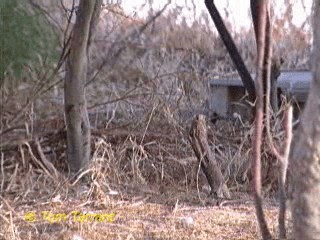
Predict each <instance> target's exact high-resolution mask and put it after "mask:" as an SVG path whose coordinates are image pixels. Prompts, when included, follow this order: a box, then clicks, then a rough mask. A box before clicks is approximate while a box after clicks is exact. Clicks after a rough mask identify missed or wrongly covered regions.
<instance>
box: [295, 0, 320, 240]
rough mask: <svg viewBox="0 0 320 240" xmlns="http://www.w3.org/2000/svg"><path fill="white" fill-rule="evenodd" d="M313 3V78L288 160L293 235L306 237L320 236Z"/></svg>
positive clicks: (319, 77)
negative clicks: (290, 181)
mask: <svg viewBox="0 0 320 240" xmlns="http://www.w3.org/2000/svg"><path fill="white" fill-rule="evenodd" d="M313 7H314V18H313V20H314V22H313V29H314V30H313V33H314V34H313V38H314V42H313V58H312V59H313V62H312V71H313V81H312V84H311V88H310V92H309V96H308V100H307V103H306V107H305V109H304V111H303V114H302V117H301V125H300V126H299V129H298V132H297V134H296V136H295V137H294V141H293V145H292V148H291V153H290V160H291V161H290V163H289V166H290V168H289V171H290V176H291V180H292V187H291V189H292V191H293V193H292V198H293V199H292V216H293V230H294V239H303V240H309V239H310V240H311V239H320V94H319V93H320V2H319V1H317V0H316V1H314V3H313Z"/></svg>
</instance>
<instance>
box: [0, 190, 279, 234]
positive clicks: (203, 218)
mask: <svg viewBox="0 0 320 240" xmlns="http://www.w3.org/2000/svg"><path fill="white" fill-rule="evenodd" d="M156 188H157V187H154V188H151V187H150V186H149V187H144V186H136V187H131V188H129V187H126V189H125V188H123V191H121V192H118V191H115V190H111V189H110V191H109V193H108V195H105V196H103V197H101V196H100V199H99V200H95V201H90V200H85V199H87V196H88V194H89V193H90V189H89V188H86V187H84V186H80V187H77V188H75V189H76V190H75V192H74V193H73V194H70V195H73V197H71V196H69V197H68V198H67V199H63V198H62V197H61V195H59V194H58V195H52V196H53V198H52V199H50V200H43V199H39V200H34V201H30V202H23V201H14V199H13V198H11V199H12V201H10V200H8V199H10V197H8V196H7V197H6V198H3V199H2V200H3V201H2V203H1V205H0V211H1V219H0V220H1V225H0V226H1V231H0V237H1V239H4V240H9V239H10V240H13V239H57V240H58V239H59V240H60V239H61V240H62V239H65V240H66V239H72V240H80V239H259V238H260V235H259V229H258V224H257V221H256V217H255V209H254V206H253V202H252V200H251V197H250V196H248V195H246V194H242V195H241V196H240V195H239V194H238V197H237V198H238V200H224V201H222V200H221V201H216V200H212V199H210V198H208V197H207V195H206V194H205V193H198V192H197V191H189V192H187V191H185V189H165V190H163V189H162V191H161V192H162V193H161V192H159V191H157V190H156ZM239 197H240V199H239ZM5 199H7V200H5ZM265 213H266V217H267V220H268V223H269V226H270V227H271V230H272V232H273V233H276V232H277V207H276V204H275V201H274V200H268V201H266V204H265Z"/></svg>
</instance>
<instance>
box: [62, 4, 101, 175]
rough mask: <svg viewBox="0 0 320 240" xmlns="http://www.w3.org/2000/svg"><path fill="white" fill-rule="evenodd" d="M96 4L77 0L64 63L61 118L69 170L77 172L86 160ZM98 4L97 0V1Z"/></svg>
mask: <svg viewBox="0 0 320 240" xmlns="http://www.w3.org/2000/svg"><path fill="white" fill-rule="evenodd" d="M98 2H99V1H87V0H81V1H80V4H79V9H78V11H77V12H78V13H77V14H78V15H77V19H76V23H75V26H74V29H73V32H72V36H71V42H70V53H69V55H68V58H67V62H66V79H65V86H64V87H65V89H64V90H65V116H66V125H67V159H68V162H69V164H70V169H71V171H73V172H77V171H79V170H80V169H82V168H84V167H86V166H87V165H88V163H89V159H90V123H89V118H88V112H87V106H86V97H85V82H86V79H87V67H88V52H89V41H90V40H91V38H92V37H91V36H90V35H92V31H91V30H90V29H92V26H95V23H93V22H92V21H97V16H96V15H97V14H96V13H95V11H100V6H101V5H100V6H97V5H96V4H98ZM100 2H101V0H100Z"/></svg>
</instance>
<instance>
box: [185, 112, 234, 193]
mask: <svg viewBox="0 0 320 240" xmlns="http://www.w3.org/2000/svg"><path fill="white" fill-rule="evenodd" d="M189 135H190V143H191V146H192V148H193V150H194V153H195V155H196V157H197V158H198V161H199V163H200V164H201V169H202V171H203V172H204V174H205V176H206V178H207V180H208V183H209V185H210V187H211V195H213V196H215V197H218V198H230V193H229V189H228V188H227V186H226V184H225V183H224V178H223V175H222V173H221V170H220V168H219V166H218V164H217V161H216V160H215V159H214V157H213V155H212V153H211V150H210V147H209V144H208V139H207V138H208V137H207V136H208V134H207V127H206V121H205V116H203V115H198V116H197V117H196V118H195V119H194V121H193V123H192V126H191V129H190V133H189Z"/></svg>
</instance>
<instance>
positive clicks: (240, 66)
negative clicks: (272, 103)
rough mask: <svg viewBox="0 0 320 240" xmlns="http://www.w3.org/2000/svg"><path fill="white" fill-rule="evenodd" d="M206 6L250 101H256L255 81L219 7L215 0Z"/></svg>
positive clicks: (209, 1) (206, 2)
mask: <svg viewBox="0 0 320 240" xmlns="http://www.w3.org/2000/svg"><path fill="white" fill-rule="evenodd" d="M205 4H206V7H207V9H208V11H209V13H210V16H211V18H212V20H213V22H214V24H215V26H216V28H217V30H218V32H219V34H220V37H221V39H222V41H223V43H224V45H225V46H226V48H227V51H228V53H229V55H230V57H231V59H232V62H233V64H234V65H235V66H236V68H237V71H238V73H239V75H240V77H241V80H242V82H243V85H244V87H245V89H246V90H247V92H248V94H249V101H251V102H254V101H255V98H256V94H255V90H254V89H255V87H254V81H253V79H252V77H251V75H250V73H249V71H248V69H247V67H246V65H245V64H244V61H243V60H242V58H241V56H240V53H239V51H238V49H237V47H236V45H235V43H234V41H233V39H232V37H231V35H230V33H229V32H228V30H227V28H226V26H225V24H224V22H223V20H222V18H221V16H220V14H219V11H218V9H217V8H216V6H215V4H214V2H213V0H205Z"/></svg>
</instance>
